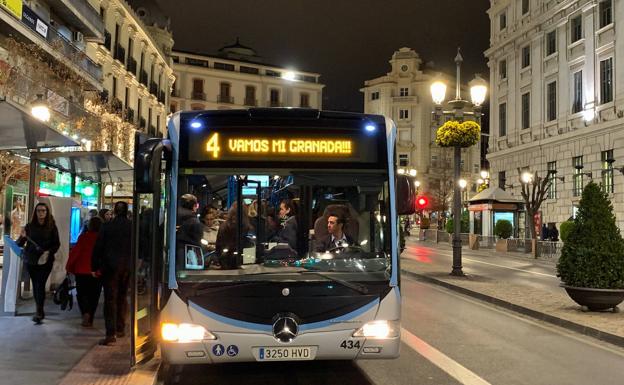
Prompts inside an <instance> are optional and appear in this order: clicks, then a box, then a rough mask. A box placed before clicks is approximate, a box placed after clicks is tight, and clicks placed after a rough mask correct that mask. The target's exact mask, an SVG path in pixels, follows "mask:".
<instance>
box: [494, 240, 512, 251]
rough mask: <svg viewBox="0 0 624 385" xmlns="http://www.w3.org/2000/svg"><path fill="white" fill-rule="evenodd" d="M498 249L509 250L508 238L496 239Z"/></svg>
mask: <svg viewBox="0 0 624 385" xmlns="http://www.w3.org/2000/svg"><path fill="white" fill-rule="evenodd" d="M496 251H498V252H499V253H506V252H508V251H509V242H507V240H506V239H499V240H498V241H496Z"/></svg>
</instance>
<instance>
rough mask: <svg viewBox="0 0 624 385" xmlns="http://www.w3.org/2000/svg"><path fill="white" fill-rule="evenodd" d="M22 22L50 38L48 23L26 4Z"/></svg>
mask: <svg viewBox="0 0 624 385" xmlns="http://www.w3.org/2000/svg"><path fill="white" fill-rule="evenodd" d="M0 1H2V0H0ZM22 23H24V24H26V25H27V26H28V27H29V28H30V29H32V30H33V31H36V32H37V33H38V34H40V35H41V36H43V37H44V38H46V39H47V38H48V24H46V22H45V21H43V20H41V19H40V18H39V16H37V14H36V13H35V12H34V11H33V10H32V9H30V8H28V7H27V6H26V5H24V7H23V14H22Z"/></svg>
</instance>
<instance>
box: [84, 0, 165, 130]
mask: <svg viewBox="0 0 624 385" xmlns="http://www.w3.org/2000/svg"><path fill="white" fill-rule="evenodd" d="M89 3H90V4H91V6H92V7H93V8H95V9H97V10H99V14H100V17H101V19H102V21H103V24H104V39H103V41H102V42H93V43H89V44H88V46H87V55H88V56H89V57H92V58H94V60H95V61H96V62H98V63H99V64H100V65H101V66H102V71H103V78H102V83H103V88H104V93H103V99H105V100H106V101H107V102H108V103H110V104H111V105H112V106H113V109H114V110H117V111H121V115H122V118H123V119H124V120H125V121H126V122H129V123H131V124H133V125H135V126H136V127H137V128H138V129H139V130H141V131H143V132H145V133H147V134H149V135H150V136H163V135H164V134H165V133H166V119H167V114H168V111H167V107H166V106H167V105H168V101H169V95H170V93H171V85H172V84H173V82H174V79H175V78H174V77H173V69H172V66H171V64H172V63H171V49H172V47H173V38H172V35H171V31H170V29H169V20H168V19H167V18H166V17H164V15H163V13H162V11H161V10H160V9H159V8H158V7H157V5H155V4H154V2H149V1H138V0H135V1H129V2H126V1H124V0H89Z"/></svg>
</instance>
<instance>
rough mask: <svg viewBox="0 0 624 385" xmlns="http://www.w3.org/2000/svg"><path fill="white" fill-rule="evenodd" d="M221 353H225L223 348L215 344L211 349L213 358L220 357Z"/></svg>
mask: <svg viewBox="0 0 624 385" xmlns="http://www.w3.org/2000/svg"><path fill="white" fill-rule="evenodd" d="M223 353H225V348H224V347H223V345H221V344H216V345H215V346H213V347H212V354H214V355H215V356H217V357H221V356H222V355H223Z"/></svg>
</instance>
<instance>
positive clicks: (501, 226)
mask: <svg viewBox="0 0 624 385" xmlns="http://www.w3.org/2000/svg"><path fill="white" fill-rule="evenodd" d="M512 232H513V226H512V225H511V222H509V221H508V220H506V219H501V220H500V221H498V222H496V225H495V226H494V235H496V236H498V237H499V238H500V239H499V240H498V241H496V251H500V252H504V253H506V252H507V251H509V248H508V244H507V239H508V238H509V237H511V233H512Z"/></svg>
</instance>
